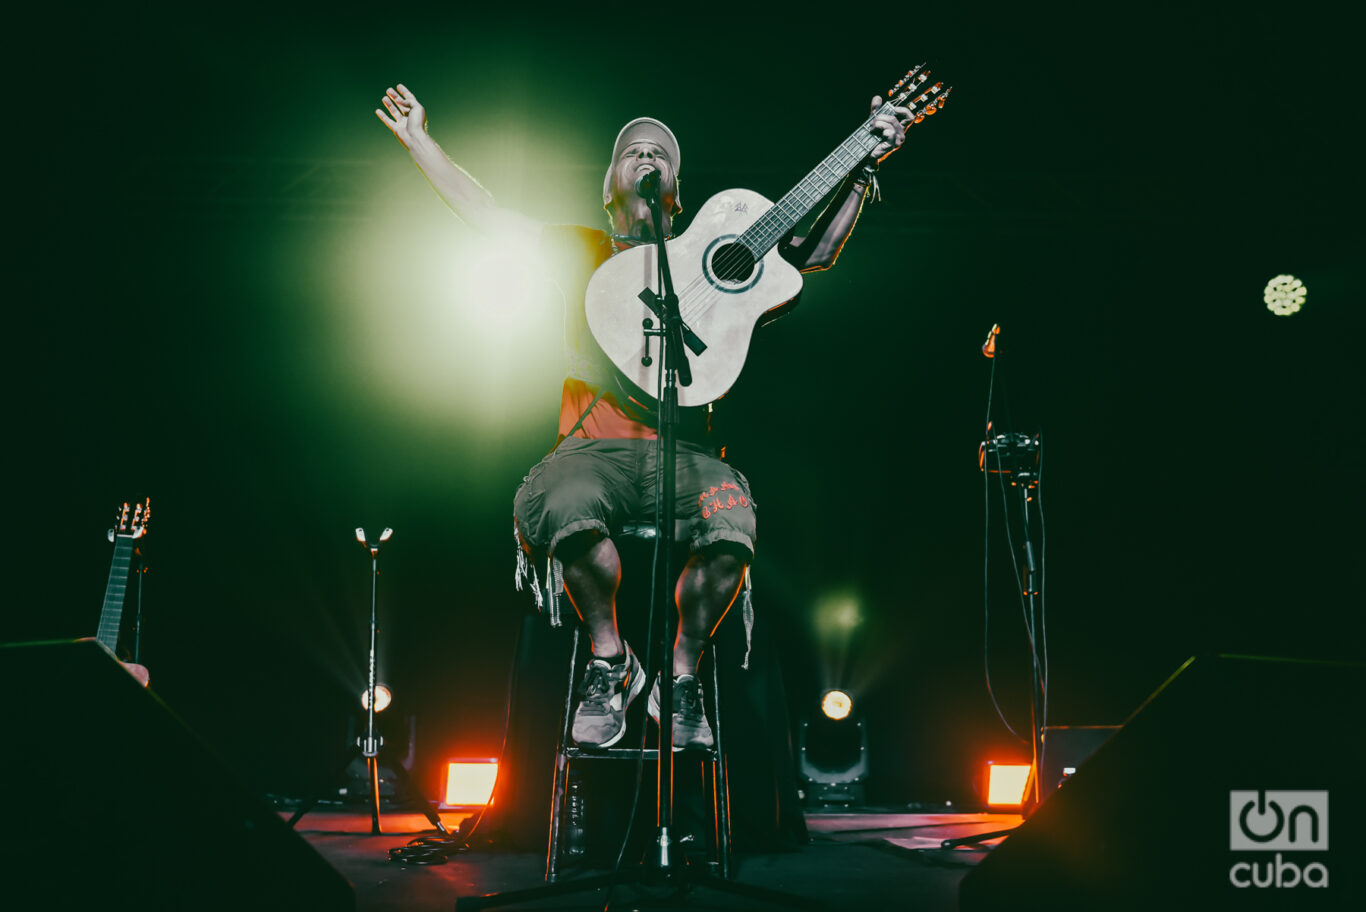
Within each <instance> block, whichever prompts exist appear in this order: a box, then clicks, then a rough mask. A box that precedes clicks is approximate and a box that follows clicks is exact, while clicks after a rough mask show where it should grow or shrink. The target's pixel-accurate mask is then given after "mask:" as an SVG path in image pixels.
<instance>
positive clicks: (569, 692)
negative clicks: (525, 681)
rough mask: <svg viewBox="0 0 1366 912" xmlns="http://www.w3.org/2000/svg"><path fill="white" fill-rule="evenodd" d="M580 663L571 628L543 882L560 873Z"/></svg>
mask: <svg viewBox="0 0 1366 912" xmlns="http://www.w3.org/2000/svg"><path fill="white" fill-rule="evenodd" d="M578 664H579V628H578V627H577V626H576V627H575V628H574V646H573V648H572V649H571V650H570V655H569V681H568V682H567V683H566V685H565V690H564V714H563V715H562V716H561V718H562V720H563V722H562V724H561V726H560V743H559V744H558V745H557V746H556V748H555V781H554V785H553V786H552V787H551V790H550V839H549V845H548V846H547V848H546V854H545V879H546V883H554V882H555V879H556V878H557V877H558V876H559V865H560V830H561V826H560V824H561V822H562V815H563V812H564V793H565V790H566V788H567V784H568V781H569V755H568V753H567V748H568V746H569V720H570V715H569V714H570V712H571V711H572V710H573V708H574V707H573V702H574V670H575V669H576V668H577V667H578Z"/></svg>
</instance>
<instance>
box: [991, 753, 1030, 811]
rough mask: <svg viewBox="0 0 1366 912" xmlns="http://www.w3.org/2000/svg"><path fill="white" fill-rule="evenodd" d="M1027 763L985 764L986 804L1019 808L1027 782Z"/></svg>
mask: <svg viewBox="0 0 1366 912" xmlns="http://www.w3.org/2000/svg"><path fill="white" fill-rule="evenodd" d="M1029 769H1030V764H1028V763H990V762H989V763H987V804H988V805H989V806H992V807H1019V806H1020V805H1022V804H1024V793H1025V786H1026V785H1027V784H1028V782H1029Z"/></svg>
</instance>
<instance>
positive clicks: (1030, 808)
mask: <svg viewBox="0 0 1366 912" xmlns="http://www.w3.org/2000/svg"><path fill="white" fill-rule="evenodd" d="M994 342H995V340H994V338H993V337H991V336H988V337H987V344H988V345H991V346H992V353H993V355H994V353H995V347H994ZM984 348H985V346H984ZM1031 443H1032V445H1033V447H1034V448H1035V452H1037V446H1038V440H1037V438H1035V439H1034V440H1033V441H1031V440H1030V438H1029V437H1028V436H1027V435H1025V434H998V435H996V436H995V437H993V438H991V439H989V440H985V441H983V442H982V471H983V472H987V471H989V469H988V468H987V457H988V455H989V454H991V453H995V455H996V459H997V463H996V471H997V474H1009V475H1010V476H1011V482H1010V483H1011V486H1012V487H1014V488H1015V489H1016V490H1017V491H1018V492H1019V494H1020V519H1021V525H1022V527H1023V529H1024V545H1023V546H1022V548H1021V550H1023V551H1024V568H1023V571H1022V573H1021V576H1022V577H1023V579H1022V580H1021V581H1020V582H1021V586H1022V591H1023V593H1024V596H1025V599H1026V600H1027V605H1028V624H1029V630H1028V633H1029V652H1030V682H1029V727H1030V732H1029V747H1030V753H1031V755H1032V757H1033V763H1032V765H1031V766H1030V770H1029V779H1028V781H1027V782H1026V783H1025V792H1026V794H1025V796H1024V805H1023V807H1021V811H1022V812H1023V814H1024V816H1025V817H1028V816H1029V815H1030V814H1032V813H1033V812H1034V810H1036V809H1037V808H1038V806H1039V804H1040V803H1042V801H1043V799H1044V797H1045V796H1044V793H1043V789H1042V787H1041V785H1040V781H1041V779H1042V776H1043V762H1044V742H1043V729H1044V724H1045V722H1046V721H1047V719H1046V718H1045V716H1044V706H1045V699H1046V695H1045V693H1044V692H1043V686H1044V683H1043V682H1044V674H1045V671H1044V668H1043V665H1042V663H1041V662H1040V659H1039V648H1040V646H1041V643H1040V637H1041V632H1040V630H1039V626H1038V614H1037V611H1036V606H1035V599H1036V598H1037V597H1038V595H1039V582H1038V567H1037V566H1036V565H1035V563H1034V543H1033V541H1032V540H1031V539H1030V537H1029V502H1030V499H1031V498H1030V496H1029V492H1030V491H1032V490H1034V489H1035V488H1036V487H1038V484H1039V474H1038V472H1037V471H1036V470H1035V469H1034V468H1033V467H1031V466H1030V465H1029V459H1028V456H1027V455H1025V456H1021V455H1020V453H1021V452H1024V453H1026V454H1027V453H1028V452H1029V448H1030V446H1031ZM1002 450H1005V451H1006V452H1007V453H1008V454H1010V455H1011V457H1012V458H1011V464H1010V466H1009V468H1007V467H1005V466H1004V465H1002V462H1001V451H1002ZM1008 521H1009V517H1007V522H1008ZM1017 829H1018V827H1008V828H1007V829H1004V830H992V831H991V832H989V833H975V834H973V835H972V836H960V837H958V838H955V839H945V840H942V841H941V842H940V843H939V847H940V848H941V849H953V848H957V847H958V846H965V845H977V844H978V843H982V842H986V841H987V840H988V839H995V838H996V837H998V836H1007V835H1009V834H1010V833H1013V832H1015V830H1017Z"/></svg>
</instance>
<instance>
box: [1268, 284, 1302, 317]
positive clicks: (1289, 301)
mask: <svg viewBox="0 0 1366 912" xmlns="http://www.w3.org/2000/svg"><path fill="white" fill-rule="evenodd" d="M1308 296H1309V289H1308V288H1306V287H1305V284H1304V283H1303V282H1301V281H1300V280H1299V279H1297V278H1295V277H1294V276H1292V275H1278V276H1276V277H1274V278H1273V279H1272V280H1271V281H1270V282H1267V283H1266V290H1265V291H1264V292H1263V293H1262V300H1263V301H1265V302H1266V309H1267V310H1269V311H1271V312H1272V313H1274V314H1275V315H1276V316H1278V317H1288V316H1290V315H1291V314H1293V313H1295V312H1297V311H1298V310H1299V309H1300V308H1301V307H1303V306H1304V301H1305V298H1307V297H1308Z"/></svg>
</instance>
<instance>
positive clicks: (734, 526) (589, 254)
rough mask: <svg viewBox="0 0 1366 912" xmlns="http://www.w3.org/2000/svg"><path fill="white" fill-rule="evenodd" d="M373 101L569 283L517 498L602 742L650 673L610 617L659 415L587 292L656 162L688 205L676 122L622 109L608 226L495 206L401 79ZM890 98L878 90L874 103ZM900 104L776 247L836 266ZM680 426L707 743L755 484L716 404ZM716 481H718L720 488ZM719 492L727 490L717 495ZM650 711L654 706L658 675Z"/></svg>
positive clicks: (642, 240)
mask: <svg viewBox="0 0 1366 912" xmlns="http://www.w3.org/2000/svg"><path fill="white" fill-rule="evenodd" d="M381 101H382V102H383V106H384V107H383V109H379V108H377V109H376V110H375V114H376V115H377V116H378V117H379V119H380V121H382V122H383V123H384V125H385V126H386V127H388V128H389V129H390V130H391V131H393V134H394V135H395V136H396V137H397V138H398V140H399V141H400V142H401V143H403V145H404V147H405V148H407V149H408V151H409V153H411V155H412V157H413V161H414V162H415V163H416V164H417V166H418V168H420V169H421V171H422V173H423V174H424V175H425V176H426V177H427V180H428V181H429V182H430V183H431V185H432V187H433V188H434V189H435V190H436V192H437V193H438V194H439V195H440V196H441V198H442V199H444V200H445V201H446V204H447V205H448V206H450V207H451V209H452V210H453V211H454V212H455V214H456V215H458V216H459V217H460V218H461V219H462V220H463V221H465V223H466V224H468V225H470V226H471V227H473V228H475V229H476V230H478V231H480V232H482V233H484V234H487V235H491V236H496V237H500V238H504V239H509V240H514V241H516V242H518V243H520V245H521V246H522V248H523V249H525V250H527V251H529V252H533V253H534V254H535V255H536V256H538V257H539V259H540V260H541V262H542V264H543V266H544V268H545V270H546V271H547V274H548V275H549V276H550V277H551V278H552V279H553V281H554V282H555V284H556V285H557V286H558V287H559V289H560V291H561V292H562V293H563V295H564V303H565V308H566V312H565V320H564V327H565V339H564V344H565V355H566V360H567V376H566V378H565V381H564V386H563V390H562V393H561V397H560V421H559V442H558V444H557V445H556V447H555V449H554V450H552V451H551V453H550V454H549V455H548V456H546V457H545V458H544V459H543V460H541V462H540V463H539V464H537V465H536V466H534V467H533V468H532V469H531V472H530V473H529V474H528V475H527V477H526V480H525V481H524V482H523V483H522V485H521V487H520V488H519V489H518V491H517V495H516V498H515V500H514V504H513V513H514V518H515V522H516V528H517V533H518V536H519V538H520V540H521V545H522V548H523V549H524V550H525V551H526V552H527V553H528V554H530V555H532V556H533V557H540V556H550V557H553V558H554V559H555V560H556V561H557V562H558V564H559V565H560V567H561V568H562V575H563V581H564V589H565V592H566V593H567V594H568V595H569V598H570V600H571V602H572V603H573V605H574V608H575V610H576V611H577V612H578V614H579V617H580V618H581V619H582V620H583V623H584V626H585V627H586V629H587V631H588V635H589V638H590V641H591V645H592V657H591V659H590V660H589V663H588V668H587V671H586V674H585V676H584V682H583V685H582V686H581V688H580V701H579V704H578V707H577V708H576V710H575V713H574V720H573V728H572V732H573V737H574V740H575V741H576V742H577V743H578V744H579V745H580V746H582V747H588V748H606V747H610V746H611V745H613V744H615V743H616V742H617V741H619V740H620V739H621V737H622V735H623V734H624V733H625V730H626V708H627V706H628V705H629V704H630V703H631V701H632V700H634V699H635V698H636V697H637V696H638V695H639V694H640V692H641V691H642V689H643V688H644V684H645V682H644V676H643V673H642V670H641V667H640V663H639V662H638V661H637V659H636V657H635V655H634V654H633V653H632V651H631V648H630V647H629V646H628V645H627V644H626V643H625V641H623V640H622V638H621V635H620V633H619V631H618V628H617V614H616V594H617V588H618V585H619V583H620V581H621V563H620V559H619V557H618V554H617V549H616V546H615V545H614V544H613V542H612V538H611V533H612V529H613V528H619V527H620V525H621V524H622V523H624V522H650V521H653V519H654V516H655V498H656V487H657V486H656V468H657V459H658V456H657V452H656V451H657V436H658V435H657V428H658V416H657V414H656V411H655V404H654V403H653V401H649V402H642V401H640V400H641V399H642V398H648V397H639V396H638V394H635V395H633V394H632V392H630V390H629V388H628V387H626V386H625V385H624V383H623V381H622V379H621V378H620V376H619V373H618V372H617V371H616V368H615V367H614V366H613V365H612V363H611V361H610V360H609V359H608V358H607V356H606V355H605V354H604V353H603V351H602V349H601V348H600V347H599V345H598V343H597V341H596V340H595V339H594V337H593V335H592V333H591V332H590V331H589V327H588V321H587V317H586V315H585V305H584V297H585V292H586V290H587V288H588V283H589V280H590V279H591V278H592V276H593V273H594V271H595V270H596V269H597V268H598V267H599V266H601V265H602V264H603V263H605V262H607V261H608V260H609V259H610V258H611V257H612V256H613V255H615V254H616V253H618V252H620V251H622V250H625V249H627V248H630V247H633V246H636V245H639V244H646V243H651V242H653V241H654V235H655V228H654V222H653V219H652V217H651V213H650V208H649V205H648V203H647V201H646V200H645V199H644V198H642V196H641V195H640V193H639V192H638V191H637V182H638V181H639V179H640V178H641V176H642V175H644V174H646V173H648V172H651V171H655V172H658V181H659V198H660V201H661V206H662V209H663V212H664V218H663V224H664V233H665V237H670V236H672V235H673V233H674V232H673V230H672V227H671V225H672V221H673V219H674V218H676V217H677V216H678V215H679V214H680V213H681V212H682V211H683V209H682V206H681V204H680V202H679V192H678V174H679V168H680V154H679V146H678V140H677V139H676V138H675V137H674V134H673V132H672V131H671V130H670V129H669V128H668V127H667V126H665V125H664V124H663V123H661V122H660V121H658V120H655V119H653V118H649V117H640V118H636V119H635V120H632V121H631V122H630V123H628V124H626V125H625V126H624V127H623V128H622V129H621V132H620V133H619V134H618V135H617V138H616V142H615V143H614V144H613V146H612V157H611V159H610V160H609V162H608V165H607V173H606V176H605V178H604V180H603V189H602V201H603V208H604V209H606V211H607V219H608V230H606V231H604V230H601V229H598V228H588V227H582V226H564V225H542V224H540V223H539V222H536V221H535V220H533V219H530V218H528V217H526V216H524V215H521V214H519V213H516V212H512V211H509V210H507V209H503V208H500V207H499V206H498V205H497V204H496V203H495V202H494V199H493V197H492V195H490V194H489V192H488V191H487V190H485V189H484V188H483V187H482V186H480V185H479V183H478V182H477V181H475V180H474V178H472V177H471V176H470V175H469V174H467V173H466V172H465V171H464V170H463V169H462V168H460V167H459V166H458V165H456V164H455V163H454V162H452V161H451V160H450V159H449V158H448V157H447V156H446V154H445V153H444V152H443V151H442V150H441V148H440V147H439V146H438V145H437V144H436V142H435V141H434V140H433V139H432V138H431V137H430V136H429V135H428V133H427V115H426V110H425V109H424V108H423V106H422V104H421V103H420V102H419V101H418V100H417V97H416V96H415V95H414V94H413V93H412V92H411V91H409V90H408V88H407V87H405V86H404V85H402V84H399V86H398V87H397V88H396V89H394V88H391V89H388V90H387V91H386V92H385V94H384V97H383V98H382V99H381ZM881 104H882V101H881V99H880V98H874V99H873V102H872V106H873V110H874V111H876V110H877V109H878V108H879V107H880V106H881ZM911 117H912V115H911V111H910V110H909V109H907V108H902V107H893V108H891V109H890V111H889V112H886V113H883V114H881V115H879V116H877V117H875V118H874V119H873V120H872V122H871V129H872V130H873V131H874V133H875V135H876V136H877V137H878V144H877V146H876V147H875V148H874V149H873V151H872V152H871V154H869V156H868V157H867V159H866V160H865V161H864V162H863V163H862V164H861V165H860V166H859V167H857V168H855V169H854V170H853V171H852V172H851V173H850V175H849V176H848V177H846V178H845V180H844V181H843V183H841V184H840V186H839V187H838V188H836V189H835V190H834V191H833V193H832V194H831V195H830V197H829V203H828V205H827V206H826V208H825V209H824V211H823V212H822V213H821V215H820V216H819V217H818V218H817V219H816V221H815V223H814V224H813V225H812V227H811V229H810V230H809V231H808V232H807V234H806V235H805V236H803V237H793V238H790V239H788V240H787V241H786V242H785V243H783V244H782V245H781V246H780V250H781V252H782V255H783V256H784V257H785V258H786V259H787V260H788V261H789V262H791V263H792V264H793V265H794V266H796V267H797V268H798V269H800V270H801V271H803V272H810V271H815V270H821V269H828V268H829V267H830V266H831V265H833V264H834V262H835V259H836V257H837V256H838V255H839V251H840V249H841V248H842V247H843V245H844V242H845V240H846V239H847V238H848V236H849V234H850V232H851V231H853V228H854V223H855V221H856V220H857V219H858V214H859V210H860V208H861V207H862V205H863V200H864V197H865V196H866V194H867V193H868V191H869V187H870V186H872V184H873V176H874V173H875V171H876V169H877V165H878V163H879V162H880V161H881V160H882V159H884V158H886V157H887V156H888V155H890V154H891V153H892V152H893V151H895V149H897V148H898V147H899V146H900V145H901V144H902V142H903V141H904V140H905V136H906V131H905V128H906V125H907V124H908V123H909V122H910V120H911ZM682 411H683V413H684V414H683V420H682V422H681V425H680V427H679V430H678V447H677V450H678V457H677V483H676V491H677V502H676V507H675V509H676V514H675V515H676V516H677V518H678V520H679V522H680V523H681V524H683V525H685V526H686V527H687V530H688V532H687V540H688V543H689V546H690V549H691V553H690V557H689V559H688V561H687V564H686V566H685V567H684V568H683V572H682V573H681V575H680V576H679V578H678V581H677V584H676V586H675V589H674V597H675V600H676V602H677V605H678V618H679V623H678V634H677V638H676V639H675V641H674V653H673V674H674V685H673V745H674V749H675V750H682V749H687V748H707V747H710V746H711V745H712V743H713V740H714V739H713V735H712V730H711V726H710V724H709V723H708V721H707V718H706V714H705V711H704V709H703V705H702V695H701V687H700V684H699V682H698V679H697V676H696V672H697V665H698V662H699V661H700V659H701V655H702V649H703V647H704V645H705V644H706V642H707V640H708V639H709V638H710V636H711V634H712V631H714V630H715V629H716V626H717V625H718V624H719V623H720V622H721V619H722V618H723V617H724V616H725V614H726V612H727V611H728V610H729V609H730V606H731V604H732V603H733V602H734V601H735V598H736V595H737V594H738V592H739V590H740V587H741V585H742V583H743V582H744V574H745V569H746V567H747V566H748V565H749V563H750V561H751V560H752V559H753V556H754V541H755V517H754V499H753V495H752V494H751V493H750V489H749V482H748V481H746V480H745V478H744V476H743V475H741V474H740V473H739V472H737V471H736V470H735V469H733V468H731V467H730V466H729V465H728V464H726V463H725V462H722V461H721V460H720V459H719V458H717V455H716V452H717V451H716V448H715V446H714V445H713V443H712V441H711V440H710V407H700V408H694V409H684V410H682ZM713 492H715V493H713ZM718 495H719V496H718ZM655 687H656V689H655V690H654V691H652V693H651V699H650V701H649V709H650V714H651V715H652V716H653V717H654V718H655V720H656V721H658V720H659V706H658V702H659V701H658V690H657V688H658V683H657V682H656V685H655Z"/></svg>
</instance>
